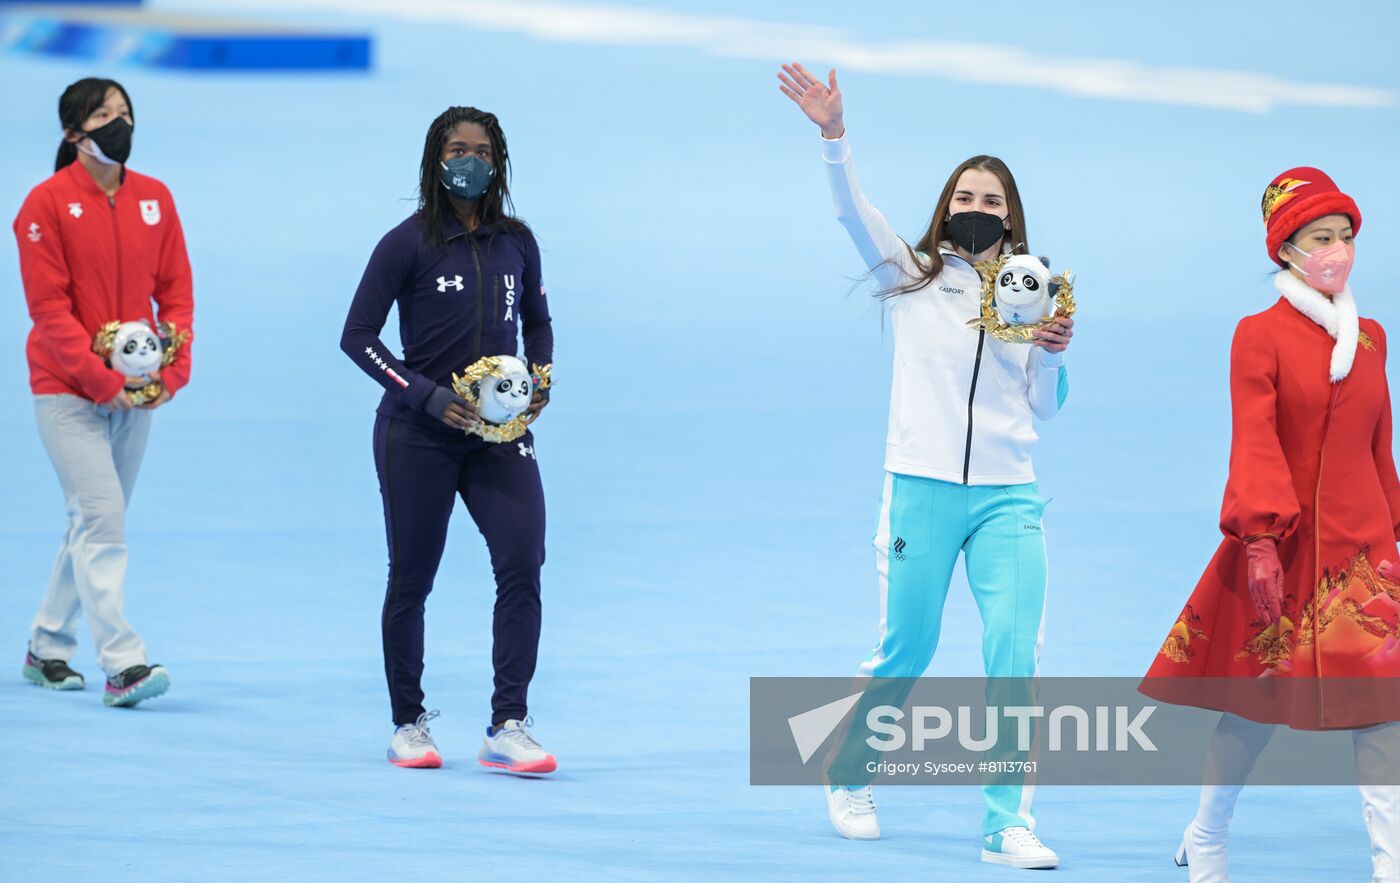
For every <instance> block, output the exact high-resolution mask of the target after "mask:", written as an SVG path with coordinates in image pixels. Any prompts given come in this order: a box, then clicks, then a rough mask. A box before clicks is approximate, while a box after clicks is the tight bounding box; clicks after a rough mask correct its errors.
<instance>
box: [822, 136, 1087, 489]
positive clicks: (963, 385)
mask: <svg viewBox="0 0 1400 883" xmlns="http://www.w3.org/2000/svg"><path fill="white" fill-rule="evenodd" d="M822 154H823V158H824V159H825V160H826V171H827V178H828V179H829V181H830V183H831V196H832V199H833V200H834V201H835V203H836V218H837V220H839V221H840V222H841V225H842V226H843V227H845V228H846V232H847V233H849V234H850V236H851V240H852V241H853V242H855V245H856V249H857V250H858V251H859V252H860V256H861V257H862V258H863V259H864V260H865V264H866V266H867V267H869V268H870V269H872V270H874V271H875V278H876V281H878V282H879V284H880V285H881V286H882V287H884V288H894V287H897V286H900V285H903V284H905V283H907V282H909V281H910V280H911V279H913V278H915V277H916V274H917V268H916V267H915V265H914V260H915V258H913V257H912V256H911V253H910V249H909V247H908V246H907V245H905V243H904V240H902V239H900V238H899V236H898V234H896V233H895V232H894V230H893V229H892V228H891V227H890V224H889V222H888V221H887V220H885V217H884V215H882V214H880V212H878V211H877V210H876V209H875V207H874V206H872V205H871V204H870V203H869V201H867V200H866V198H865V196H864V195H863V194H862V193H861V192H860V185H859V183H858V182H857V181H856V172H855V168H854V167H853V166H852V164H851V148H850V145H849V144H847V142H846V139H845V137H844V136H843V137H841V138H838V139H837V140H835V141H830V140H827V139H825V138H823V139H822ZM945 246H946V243H945ZM939 251H940V252H941V253H942V254H943V261H944V264H943V272H941V273H939V274H938V277H937V278H936V279H935V280H934V281H933V282H932V283H931V284H930V285H927V286H925V287H923V288H921V289H918V290H916V291H912V292H910V293H908V294H901V295H896V296H895V297H893V298H892V299H891V300H890V317H891V322H892V324H893V326H894V386H893V389H891V391H890V424H889V434H888V435H887V437H886V440H885V469H886V470H887V471H889V472H895V473H899V474H901V475H918V476H923V477H925V478H936V479H938V480H940V481H951V482H957V483H960V484H977V485H998V484H1025V483H1027V482H1032V481H1035V470H1034V468H1033V467H1032V465H1031V449H1032V448H1033V447H1035V443H1036V439H1037V438H1038V436H1037V435H1036V431H1035V426H1034V425H1033V422H1032V415H1034V416H1035V417H1039V418H1040V419H1041V420H1048V419H1050V418H1051V417H1053V416H1055V414H1056V413H1058V411H1059V409H1060V405H1061V404H1062V402H1063V400H1064V396H1065V394H1066V392H1067V390H1068V387H1069V385H1068V379H1067V374H1066V372H1065V368H1064V354H1063V353H1060V354H1056V353H1050V352H1047V351H1046V350H1045V349H1044V348H1042V347H1038V346H1031V345H1029V344H1015V343H1003V342H1002V341H1000V340H997V339H996V338H995V337H993V336H992V335H990V334H987V333H986V332H985V331H981V330H979V329H976V328H970V327H968V324H967V323H968V322H969V321H970V320H972V319H974V318H976V317H977V316H978V315H980V314H981V294H982V283H981V280H980V278H979V277H978V275H977V271H976V270H974V269H973V268H972V265H971V264H970V263H968V262H967V261H965V260H963V259H962V258H960V257H958V256H957V254H955V253H954V252H953V251H952V250H951V249H950V248H947V247H940V248H939Z"/></svg>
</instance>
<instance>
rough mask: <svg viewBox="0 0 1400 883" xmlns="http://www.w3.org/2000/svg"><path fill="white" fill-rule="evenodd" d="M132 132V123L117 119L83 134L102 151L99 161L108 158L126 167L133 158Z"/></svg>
mask: <svg viewBox="0 0 1400 883" xmlns="http://www.w3.org/2000/svg"><path fill="white" fill-rule="evenodd" d="M79 131H81V130H79ZM132 131H133V129H132V125H131V123H128V122H127V121H126V120H124V119H122V118H121V117H117V118H116V119H114V120H112V121H111V122H110V123H107V124H106V125H102V126H98V127H97V128H96V129H93V130H92V131H91V132H83V134H84V135H86V136H87V137H89V138H91V139H92V143H93V144H94V145H96V146H97V149H98V150H99V151H101V155H100V156H98V157H97V159H99V160H101V159H103V158H106V159H107V160H109V161H110V162H112V163H114V164H116V165H124V164H125V163H126V161H127V158H128V157H130V156H131V133H132Z"/></svg>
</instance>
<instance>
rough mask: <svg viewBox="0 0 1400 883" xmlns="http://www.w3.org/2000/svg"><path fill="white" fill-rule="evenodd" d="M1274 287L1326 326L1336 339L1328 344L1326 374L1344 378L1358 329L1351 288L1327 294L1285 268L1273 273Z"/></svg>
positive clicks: (1353, 357)
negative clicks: (1329, 352) (1330, 345)
mask: <svg viewBox="0 0 1400 883" xmlns="http://www.w3.org/2000/svg"><path fill="white" fill-rule="evenodd" d="M1274 287H1275V288H1277V289H1278V293H1279V294H1281V295H1283V296H1284V298H1285V299H1286V300H1287V301H1288V302H1289V303H1290V304H1292V305H1293V306H1294V308H1295V309H1297V310H1298V312H1300V313H1302V314H1303V315H1304V316H1307V317H1308V318H1309V319H1312V320H1313V321H1314V322H1316V323H1317V324H1319V325H1321V326H1322V327H1323V328H1325V329H1327V333H1328V334H1330V335H1332V338H1333V339H1334V340H1336V341H1337V343H1336V345H1335V346H1334V347H1332V365H1331V372H1330V373H1331V377H1332V382H1333V383H1340V382H1341V381H1342V380H1345V379H1346V376H1347V375H1348V374H1350V373H1351V366H1352V363H1353V362H1354V361H1356V340H1357V337H1358V335H1359V333H1360V330H1361V328H1360V320H1359V319H1358V318H1357V316H1356V301H1355V300H1354V299H1353V298H1352V296H1351V288H1350V287H1345V288H1343V289H1342V290H1341V291H1339V292H1337V293H1336V294H1334V295H1332V296H1331V297H1328V296H1327V295H1325V294H1323V293H1322V292H1320V291H1318V290H1316V289H1315V288H1313V287H1312V286H1310V285H1308V284H1307V283H1306V282H1304V281H1303V280H1301V279H1299V278H1298V277H1297V276H1294V275H1293V274H1292V273H1290V272H1288V271H1287V270H1280V271H1279V272H1278V273H1277V274H1276V275H1275V276H1274Z"/></svg>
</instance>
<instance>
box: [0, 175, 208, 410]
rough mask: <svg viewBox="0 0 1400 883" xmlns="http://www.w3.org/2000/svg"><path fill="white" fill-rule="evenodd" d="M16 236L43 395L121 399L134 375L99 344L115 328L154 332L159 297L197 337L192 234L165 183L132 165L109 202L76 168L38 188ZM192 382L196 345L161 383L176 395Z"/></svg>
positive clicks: (33, 377)
mask: <svg viewBox="0 0 1400 883" xmlns="http://www.w3.org/2000/svg"><path fill="white" fill-rule="evenodd" d="M14 230H15V238H16V240H17V241H18V243H19V267H20V274H21V276H22V278H23V281H24V295H25V298H26V299H27V300H28V302H29V315H30V316H31V317H32V318H33V320H34V329H33V330H32V331H31V332H30V333H29V343H28V347H27V352H28V356H29V385H30V388H31V389H32V390H33V392H34V394H35V395H41V394H46V393H68V394H71V395H75V396H82V397H83V398H87V399H91V400H92V401H94V402H107V401H111V400H112V399H113V398H115V397H116V395H117V394H118V393H119V392H121V391H122V388H123V386H124V385H125V378H123V377H122V375H121V374H120V373H119V372H117V371H114V370H112V369H111V368H109V367H108V366H107V365H106V363H105V362H104V361H103V360H102V358H101V357H99V356H98V355H97V354H96V353H95V352H93V338H94V337H95V336H96V334H97V332H98V330H99V329H100V328H101V327H102V326H103V325H105V324H107V323H108V322H130V321H138V320H141V319H145V320H146V321H147V322H149V323H151V325H152V327H154V326H155V321H154V320H155V318H156V317H155V316H153V315H152V311H151V302H152V300H154V301H155V304H156V306H157V308H158V309H159V311H160V316H159V318H160V320H161V321H162V322H169V323H171V324H173V325H174V326H175V328H176V330H177V332H179V333H181V334H182V335H183V334H184V333H185V332H191V328H190V325H191V323H192V322H193V319H194V295H193V291H192V287H193V283H192V281H191V277H190V263H189V259H188V258H187V257H186V255H185V236H184V233H183V231H182V230H181V229H180V218H179V216H178V215H176V214H175V204H174V202H173V201H172V200H171V198H170V191H169V190H167V189H166V187H165V185H164V184H162V183H161V182H159V181H157V180H156V179H155V178H148V177H146V176H145V175H141V174H137V173H136V172H133V171H131V170H130V169H128V170H127V171H126V176H125V178H124V180H123V181H122V185H121V188H120V189H119V190H117V194H116V196H114V197H112V198H111V199H108V197H107V194H106V193H104V192H103V191H102V188H100V187H98V186H97V182H96V181H94V180H93V179H92V176H91V175H89V174H88V172H87V170H86V169H84V168H83V166H82V164H81V163H77V162H75V163H73V164H71V165H69V166H65V167H64V168H62V169H60V170H59V171H57V172H55V173H54V174H53V176H52V177H50V178H49V179H48V180H47V181H45V182H44V183H42V184H40V185H39V186H38V187H35V188H34V189H33V190H32V191H30V193H29V196H28V198H27V199H25V201H24V205H23V207H21V208H20V210H19V215H18V216H17V217H16V218H15V224H14ZM191 333H192V332H191ZM189 376H190V346H189V342H188V339H187V340H186V343H185V344H184V345H182V346H181V347H180V348H179V349H178V350H177V351H176V353H175V360H174V361H173V362H172V363H171V364H170V365H167V366H166V367H165V368H163V369H162V370H161V383H162V384H163V385H164V387H165V388H166V390H167V391H169V392H170V394H171V395H174V394H175V392H176V391H177V390H179V389H180V387H182V386H184V385H185V383H186V382H187V381H188V380H189Z"/></svg>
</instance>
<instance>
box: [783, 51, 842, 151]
mask: <svg viewBox="0 0 1400 883" xmlns="http://www.w3.org/2000/svg"><path fill="white" fill-rule="evenodd" d="M828 76H829V82H828V83H826V84H823V83H822V82H821V81H820V80H818V79H817V78H816V77H814V76H812V75H811V74H810V73H808V72H807V69H806V68H805V67H803V66H802V65H800V64H798V63H797V62H793V63H792V64H785V65H783V69H782V71H780V72H779V73H778V79H779V80H781V81H782V82H781V83H780V84H779V85H778V88H779V89H781V90H783V94H784V95H786V96H787V97H789V98H791V99H792V101H793V103H794V104H796V105H797V106H798V107H800V108H802V112H803V113H805V114H806V115H807V119H809V120H811V121H812V122H814V123H816V124H817V125H818V126H820V127H821V130H822V137H823V138H827V139H829V140H833V141H834V140H836V139H837V138H840V137H841V136H842V135H844V134H846V123H845V121H844V119H843V117H842V111H841V90H840V88H838V87H837V85H836V68H832V69H831V73H830V74H829V75H828Z"/></svg>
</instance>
